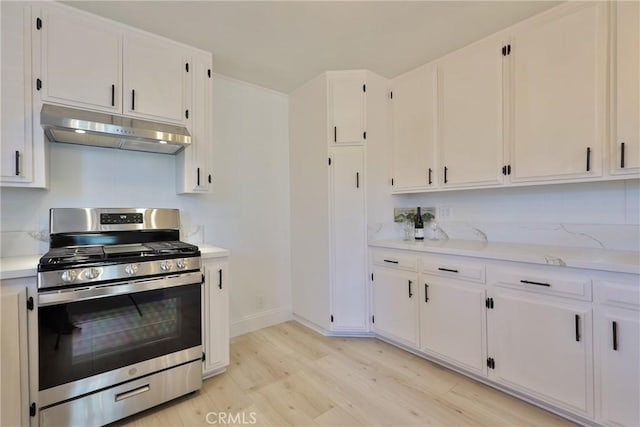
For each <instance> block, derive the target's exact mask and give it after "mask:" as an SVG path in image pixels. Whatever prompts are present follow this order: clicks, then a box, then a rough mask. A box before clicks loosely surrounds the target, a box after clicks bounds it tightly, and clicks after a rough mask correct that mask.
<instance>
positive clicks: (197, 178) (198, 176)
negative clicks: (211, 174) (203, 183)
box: [196, 168, 200, 187]
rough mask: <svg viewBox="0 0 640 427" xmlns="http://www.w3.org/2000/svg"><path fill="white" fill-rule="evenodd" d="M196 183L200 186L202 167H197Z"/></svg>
mask: <svg viewBox="0 0 640 427" xmlns="http://www.w3.org/2000/svg"><path fill="white" fill-rule="evenodd" d="M196 185H197V186H198V187H200V168H198V169H197V176H196Z"/></svg>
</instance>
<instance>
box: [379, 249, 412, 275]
mask: <svg viewBox="0 0 640 427" xmlns="http://www.w3.org/2000/svg"><path fill="white" fill-rule="evenodd" d="M373 263H374V264H376V265H381V266H384V267H388V268H397V269H401V270H410V271H418V257H417V255H411V254H405V253H402V252H394V251H375V252H373Z"/></svg>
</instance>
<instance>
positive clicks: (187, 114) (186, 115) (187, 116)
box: [184, 110, 189, 119]
mask: <svg viewBox="0 0 640 427" xmlns="http://www.w3.org/2000/svg"><path fill="white" fill-rule="evenodd" d="M184 118H185V119H188V118H189V110H184Z"/></svg>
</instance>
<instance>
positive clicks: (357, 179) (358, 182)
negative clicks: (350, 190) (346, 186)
mask: <svg viewBox="0 0 640 427" xmlns="http://www.w3.org/2000/svg"><path fill="white" fill-rule="evenodd" d="M356 188H360V172H356Z"/></svg>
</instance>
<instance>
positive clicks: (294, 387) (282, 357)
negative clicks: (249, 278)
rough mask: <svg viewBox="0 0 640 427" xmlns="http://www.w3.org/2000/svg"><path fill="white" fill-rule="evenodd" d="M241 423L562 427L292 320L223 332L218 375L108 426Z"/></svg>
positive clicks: (431, 369) (387, 349)
mask: <svg viewBox="0 0 640 427" xmlns="http://www.w3.org/2000/svg"><path fill="white" fill-rule="evenodd" d="M207 421H208V422H207ZM230 421H231V422H230ZM243 424H244V425H251V424H253V425H272V426H287V425H295V426H364V425H366V426H369V425H385V426H424V425H432V426H438V425H447V426H561V425H567V426H568V425H572V424H571V423H570V422H568V421H566V420H564V419H562V418H559V417H557V416H555V415H553V414H550V413H548V412H546V411H544V410H542V409H539V408H537V407H535V406H532V405H529V404H527V403H525V402H522V401H520V400H518V399H515V398H513V397H510V396H508V395H506V394H504V393H502V392H500V391H497V390H494V389H492V388H490V387H487V386H485V385H483V384H480V383H478V382H476V381H473V380H471V379H468V378H466V377H464V376H462V375H460V374H457V373H455V372H452V371H450V370H448V369H446V368H442V367H440V366H438V365H436V364H433V363H431V362H429V361H426V360H424V359H421V358H419V357H417V356H414V355H412V354H410V353H407V352H405V351H403V350H400V349H398V348H396V347H393V346H391V345H389V344H387V343H385V342H382V341H380V340H377V339H373V338H335V337H324V336H322V335H320V334H318V333H316V332H314V331H312V330H310V329H308V328H306V327H305V326H303V325H301V324H299V323H297V322H294V321H291V322H287V323H282V324H279V325H276V326H272V327H268V328H265V329H262V330H259V331H256V332H252V333H249V334H246V335H242V336H239V337H235V338H233V339H232V340H231V364H230V365H229V368H228V369H227V372H225V373H224V374H221V375H219V376H217V377H214V378H210V379H208V380H206V381H205V382H204V384H203V387H202V390H200V391H199V392H197V393H195V394H193V395H191V396H187V397H184V398H181V399H178V400H175V401H173V402H169V403H168V404H165V405H162V406H160V407H158V408H155V409H151V410H149V411H146V412H144V413H142V414H138V415H136V416H134V417H130V418H128V419H126V420H123V421H122V422H120V423H118V424H117V425H121V426H125V425H126V426H206V425H243Z"/></svg>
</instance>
